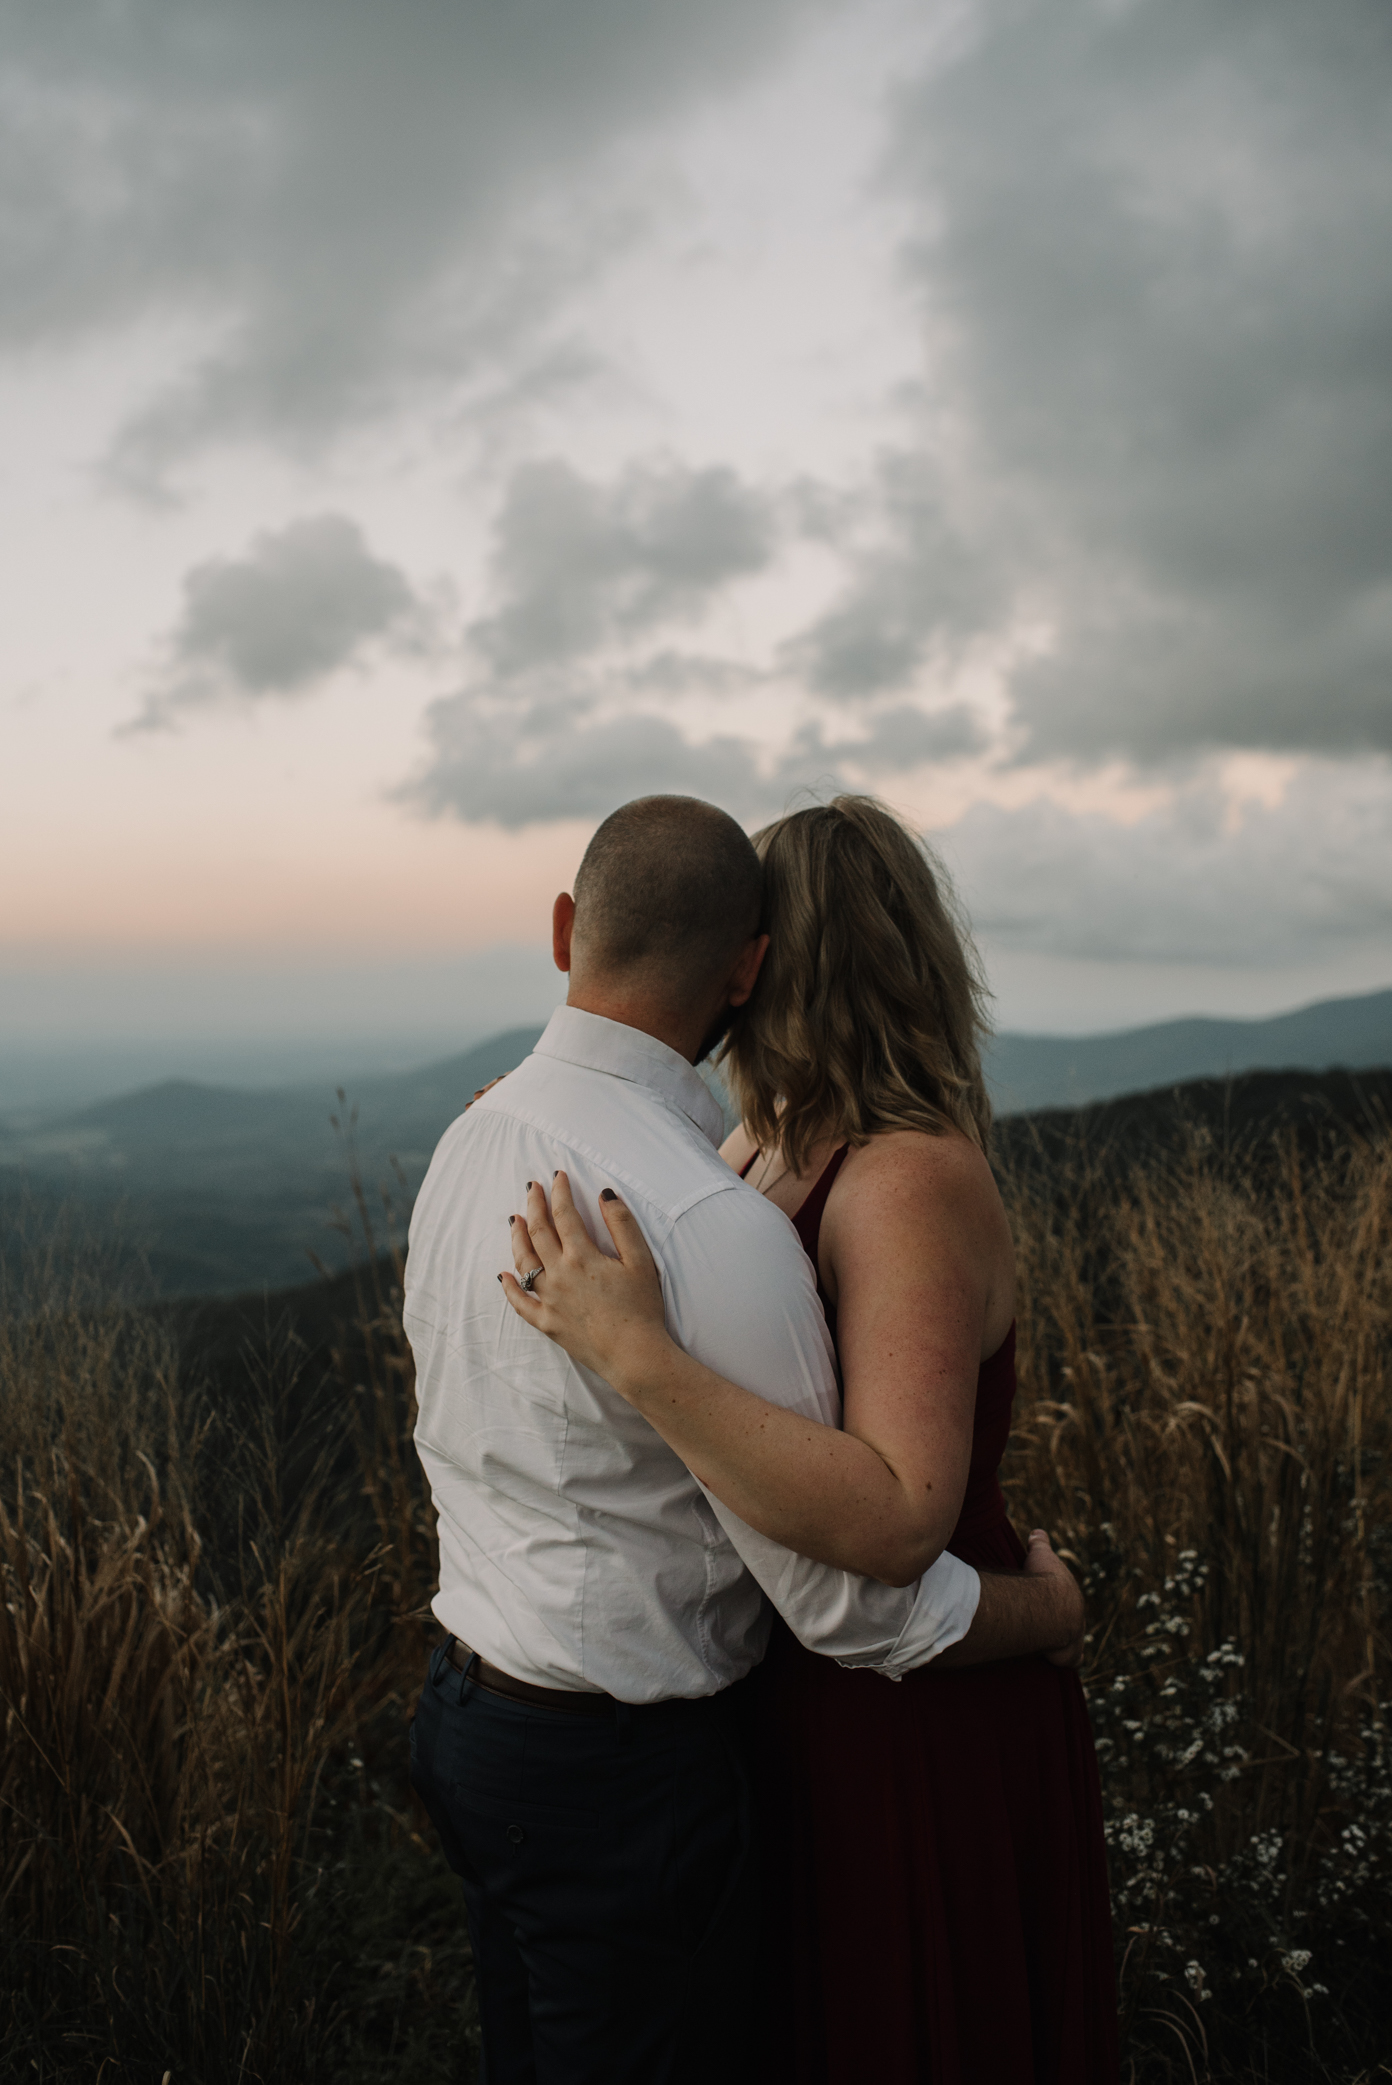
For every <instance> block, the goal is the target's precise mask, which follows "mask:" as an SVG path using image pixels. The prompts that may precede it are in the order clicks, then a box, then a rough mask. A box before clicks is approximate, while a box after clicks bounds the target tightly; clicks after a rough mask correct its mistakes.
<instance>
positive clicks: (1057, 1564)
mask: <svg viewBox="0 0 1392 2085" xmlns="http://www.w3.org/2000/svg"><path fill="white" fill-rule="evenodd" d="M1025 1570H1026V1572H1027V1573H1028V1574H1029V1576H1030V1577H1032V1578H1055V1579H1061V1580H1063V1581H1064V1583H1063V1584H1061V1585H1060V1586H1059V1587H1058V1592H1059V1594H1060V1597H1061V1599H1062V1602H1063V1612H1064V1614H1065V1616H1066V1615H1067V1614H1068V1613H1069V1612H1070V1610H1072V1609H1073V1608H1075V1607H1076V1610H1077V1616H1078V1626H1077V1629H1076V1631H1075V1632H1074V1634H1073V1635H1072V1636H1070V1638H1069V1639H1068V1641H1067V1643H1065V1644H1063V1645H1062V1646H1061V1647H1060V1648H1059V1649H1058V1650H1054V1651H1046V1652H1045V1653H1044V1655H1045V1657H1046V1658H1047V1659H1048V1661H1049V1663H1050V1664H1051V1665H1066V1666H1069V1667H1070V1668H1071V1669H1072V1670H1073V1671H1075V1672H1076V1670H1077V1668H1078V1667H1079V1666H1080V1665H1081V1664H1082V1662H1083V1634H1084V1629H1085V1626H1086V1622H1087V1617H1086V1615H1085V1614H1084V1612H1083V1595H1082V1592H1081V1590H1080V1588H1079V1585H1078V1581H1077V1579H1076V1578H1075V1577H1074V1576H1073V1573H1072V1572H1071V1571H1070V1570H1069V1568H1068V1566H1067V1564H1065V1563H1064V1561H1063V1558H1062V1557H1061V1556H1056V1555H1055V1554H1054V1550H1053V1546H1052V1544H1051V1543H1050V1541H1049V1538H1048V1536H1047V1535H1046V1534H1045V1532H1044V1530H1043V1528H1035V1529H1034V1531H1033V1533H1032V1534H1031V1535H1030V1538H1029V1542H1028V1544H1027V1546H1026V1549H1025Z"/></svg>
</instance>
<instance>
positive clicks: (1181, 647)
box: [813, 0, 1392, 761]
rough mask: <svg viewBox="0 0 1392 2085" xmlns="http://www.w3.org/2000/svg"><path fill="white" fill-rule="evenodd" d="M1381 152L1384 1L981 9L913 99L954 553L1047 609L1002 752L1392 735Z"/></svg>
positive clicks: (877, 580) (1391, 317)
mask: <svg viewBox="0 0 1392 2085" xmlns="http://www.w3.org/2000/svg"><path fill="white" fill-rule="evenodd" d="M1389 136H1392V15H1390V14H1389V13H1388V10H1387V9H1386V7H1384V6H1383V5H1381V4H1380V0H1331V4H1330V5H1328V6H1322V7H1318V8H1309V7H1304V6H1300V5H1296V4H1293V0H1285V4H1280V0H1277V4H1271V0H1265V4H1262V5H1254V4H1243V5H1238V6H1233V7H1228V8H1223V9H1219V10H1214V9H1213V8H1211V7H1209V6H1206V5H1203V4H1201V0H1137V4H1132V5H1128V6H1122V7H1118V6H1115V5H1113V4H1110V0H1106V4H1104V0H1048V4H1047V5H1046V4H1042V0H1033V4H1018V0H1010V4H999V5H998V4H995V0H987V4H985V5H983V6H981V7H980V8H979V9H978V11H977V13H976V15H975V17H974V26H973V32H972V34H971V35H970V37H969V38H968V39H967V40H966V43H965V47H964V49H963V51H962V53H961V55H960V56H959V57H958V59H957V61H956V62H955V63H952V64H949V65H947V66H943V67H940V68H938V69H936V70H935V71H933V72H932V73H931V74H930V75H929V76H928V77H927V78H926V79H925V80H923V81H922V82H921V83H920V84H919V85H918V86H917V87H916V88H914V89H913V90H912V91H909V92H906V93H905V95H904V96H903V98H902V100H901V102H900V105H899V108H898V111H897V115H896V119H895V128H894V140H893V153H892V176H893V180H894V182H895V184H896V185H897V187H898V188H899V190H900V192H901V193H902V194H904V195H906V196H908V197H909V198H911V199H912V201H913V204H914V206H915V208H916V210H917V213H918V216H919V222H920V230H919V233H918V235H917V237H916V238H915V239H914V240H913V241H912V242H911V244H910V246H909V248H908V250H907V254H906V266H907V269H908V273H909V276H910V279H911V280H912V282H913V283H914V284H915V285H916V287H917V290H918V293H919V295H920V297H921V300H922V305H923V309H924V312H925V316H926V317H927V319H928V321H929V331H930V334H931V336H932V337H933V338H934V340H935V341H936V343H937V352H936V359H935V369H934V374H933V378H932V380H931V382H932V383H934V384H937V385H939V386H940V387H942V390H943V393H944V394H945V396H946V398H947V400H948V401H949V402H950V405H951V408H952V411H953V413H954V414H955V416H956V422H957V431H958V440H959V445H965V447H966V448H967V449H968V450H969V451H970V454H971V457H972V465H973V470H974V473H975V474H976V476H977V478H978V480H979V481H980V482H981V483H982V484H984V485H986V486H988V487H989V488H990V491H991V495H992V501H991V506H990V509H989V511H990V512H991V514H992V516H993V526H992V528H991V530H990V531H989V532H988V533H986V534H982V533H981V532H980V531H977V532H976V533H975V534H973V532H972V531H971V529H970V527H968V529H967V531H966V535H967V540H968V541H969V542H972V543H974V546H975V549H976V553H977V555H978V557H979V558H980V560H981V561H982V562H983V564H984V565H985V567H986V568H987V569H989V570H992V571H993V575H994V581H995V584H996V586H997V587H998V588H999V589H1000V590H1001V591H1002V592H1013V593H1014V594H1015V595H1016V597H1017V598H1029V599H1030V600H1031V601H1032V602H1033V603H1034V604H1035V606H1036V608H1038V607H1039V606H1040V605H1043V607H1044V608H1045V609H1046V611H1047V613H1048V616H1049V619H1050V621H1051V622H1052V624H1053V627H1054V645H1053V649H1052V651H1051V653H1050V655H1049V656H1048V657H1047V658H1046V659H1044V660H1042V661H1039V662H1037V663H1035V664H1034V665H1033V666H1032V667H1030V668H1029V669H1028V670H1026V671H1023V672H1022V673H1021V674H1020V675H1019V676H1018V678H1017V681H1016V686H1015V697H1016V706H1017V715H1018V719H1019V723H1020V725H1021V727H1022V745H1021V747H1020V751H1021V752H1022V754H1025V755H1031V756H1039V755H1044V756H1048V755H1055V754H1064V755H1067V756H1070V757H1073V758H1076V759H1081V760H1084V761H1088V760H1092V759H1094V758H1098V757H1104V758H1105V757H1107V756H1109V755H1112V754H1124V755H1130V756H1132V757H1135V758H1139V759H1142V760H1147V761H1149V760H1156V759H1165V758H1167V757H1169V756H1170V755H1172V754H1174V753H1175V752H1176V751H1179V752H1184V751H1187V750H1189V749H1192V748H1195V747H1202V746H1205V745H1216V746H1246V747H1255V746H1262V747H1311V748H1325V749H1336V750H1353V749H1356V748H1360V747H1381V748H1388V747H1392V237H1389V231H1390V230H1392V154H1389V152H1388V149H1387V139H1388V137H1389ZM936 403H937V404H938V406H939V407H941V405H942V398H941V397H939V398H938V399H937V400H936ZM931 453H932V452H931V447H925V450H924V451H922V452H920V462H921V465H922V464H923V462H924V461H925V459H928V458H930V457H931ZM949 511H950V510H949ZM898 539H899V544H900V547H901V551H902V553H903V554H904V555H907V556H909V557H913V556H914V555H915V554H916V553H915V541H914V533H913V527H912V525H911V524H906V525H901V526H900V527H899V529H898ZM893 557H894V553H893V552H891V553H890V554H889V558H888V561H887V562H885V561H882V564H881V567H880V568H879V570H878V572H875V571H872V572H871V573H869V574H868V575H867V576H866V578H865V579H864V581H863V583H862V585H861V588H860V591H859V594H858V595H857V596H856V597H855V598H853V600H852V601H851V602H850V603H848V604H847V605H845V606H844V607H843V608H842V610H841V611H840V620H839V622H838V621H837V620H835V619H833V621H832V622H831V624H830V625H829V626H827V627H826V628H825V629H824V631H823V632H822V633H821V634H820V638H819V642H820V646H821V650H820V653H819V656H818V663H817V670H818V671H819V672H820V673H821V675H822V678H823V679H824V680H825V679H826V678H827V676H828V674H832V673H834V670H835V662H836V658H837V656H838V654H837V645H838V643H839V642H840V635H839V633H840V630H841V629H842V628H843V627H845V626H846V624H847V623H849V624H850V625H851V626H852V627H855V625H856V623H857V619H858V618H859V617H862V616H863V617H865V618H866V619H867V620H869V621H870V622H871V623H872V624H873V613H872V611H873V609H874V606H875V602H876V598H877V590H878V591H879V592H880V593H882V592H883V589H884V586H885V583H886V574H888V578H889V581H890V582H891V584H892V582H893V571H894V566H893ZM921 569H922V570H923V573H924V577H925V580H929V579H930V577H931V573H930V566H929V561H928V560H927V559H926V558H925V559H923V560H922V563H921ZM943 621H944V618H943V616H942V615H941V614H935V621H934V627H935V628H936V627H942V625H943ZM946 622H947V626H948V628H949V629H950V627H951V613H950V611H949V612H948V615H947V617H946ZM888 627H891V628H892V627H893V623H892V620H891V622H890V623H889V625H888ZM813 637H814V639H818V633H816V632H814V633H813ZM914 641H916V640H915V639H914V638H913V636H912V633H911V638H910V643H909V646H908V649H909V651H910V652H912V649H913V643H914ZM853 649H854V648H852V650H853ZM840 655H841V656H842V657H843V658H844V657H845V656H846V647H845V646H844V644H841V652H840ZM874 672H875V667H874V659H873V653H872V654H871V665H870V676H871V678H872V679H873V677H874Z"/></svg>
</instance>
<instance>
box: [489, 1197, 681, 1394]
mask: <svg viewBox="0 0 1392 2085" xmlns="http://www.w3.org/2000/svg"><path fill="white" fill-rule="evenodd" d="M599 1199H600V1211H601V1214H602V1215H603V1217H604V1221H605V1224H606V1225H607V1227H608V1231H609V1235H610V1237H611V1238H612V1239H613V1241H614V1249H615V1252H616V1254H617V1258H613V1257H611V1256H610V1255H609V1254H608V1253H603V1252H601V1251H600V1249H599V1247H598V1246H597V1245H596V1244H595V1242H594V1240H593V1239H592V1238H591V1236H590V1234H589V1232H588V1231H587V1230H586V1228H585V1223H584V1219H583V1217H582V1216H581V1215H580V1212H579V1210H578V1209H577V1208H576V1206H575V1201H574V1198H573V1196H572V1195H571V1192H570V1182H569V1180H568V1179H567V1178H566V1175H565V1174H564V1173H557V1174H556V1176H555V1178H554V1180H553V1181H552V1184H551V1204H550V1206H549V1207H548V1206H547V1200H546V1194H545V1190H544V1189H543V1188H542V1186H541V1184H540V1182H539V1181H536V1180H529V1181H528V1183H527V1210H526V1214H525V1216H514V1217H512V1218H510V1219H509V1222H510V1225H511V1237H512V1263H513V1268H514V1270H515V1271H514V1272H513V1273H511V1274H500V1275H499V1276H498V1279H499V1281H500V1282H501V1283H502V1285H503V1292H504V1294H505V1295H506V1297H507V1300H508V1302H509V1303H510V1304H511V1306H512V1308H513V1310H514V1311H516V1313H517V1315H518V1317H519V1318H524V1319H525V1320H526V1322H527V1323H528V1324H529V1325H532V1326H534V1327H535V1329H536V1330H537V1331H538V1332H543V1333H545V1335H546V1337H547V1338H548V1339H550V1340H554V1341H555V1343H556V1345H557V1346H558V1347H562V1348H563V1349H564V1350H565V1352H566V1353H567V1354H569V1356H570V1358H571V1360H572V1361H574V1362H575V1363H577V1365H578V1366H579V1367H581V1368H588V1369H590V1370H592V1371H593V1373H594V1374H595V1375H598V1376H602V1377H603V1378H604V1380H605V1381H606V1382H607V1383H609V1384H610V1385H611V1386H612V1387H613V1388H614V1389H615V1390H617V1391H618V1393H619V1395H620V1396H621V1397H624V1398H627V1399H628V1400H629V1402H630V1403H636V1402H637V1401H638V1397H639V1392H640V1390H641V1388H642V1387H644V1386H646V1385H648V1384H650V1383H651V1381H652V1379H653V1376H654V1374H655V1372H656V1367H657V1364H658V1361H659V1358H660V1350H661V1349H662V1348H663V1347H669V1348H670V1347H671V1345H672V1342H671V1339H670V1338H669V1336H668V1333H667V1326H666V1317H665V1313H664V1308H663V1301H662V1277H661V1275H660V1274H659V1273H658V1270H657V1262H656V1261H655V1260H654V1259H653V1256H652V1254H651V1252H650V1251H649V1250H648V1243H647V1240H646V1239H645V1238H644V1236H643V1233H642V1231H641V1230H640V1229H639V1227H638V1224H637V1222H636V1220H635V1218H634V1217H633V1215H632V1212H631V1211H630V1210H628V1209H626V1208H625V1207H624V1205H623V1203H622V1202H621V1201H620V1200H619V1198H618V1196H617V1195H616V1194H615V1193H614V1190H613V1189H612V1188H609V1187H606V1188H605V1189H604V1190H603V1192H602V1193H601V1195H600V1198H599ZM534 1269H537V1270H539V1273H538V1274H537V1278H536V1281H535V1283H534V1285H533V1287H532V1288H531V1289H524V1288H523V1286H522V1280H521V1277H522V1276H524V1275H526V1274H528V1273H529V1272H531V1271H532V1270H534Z"/></svg>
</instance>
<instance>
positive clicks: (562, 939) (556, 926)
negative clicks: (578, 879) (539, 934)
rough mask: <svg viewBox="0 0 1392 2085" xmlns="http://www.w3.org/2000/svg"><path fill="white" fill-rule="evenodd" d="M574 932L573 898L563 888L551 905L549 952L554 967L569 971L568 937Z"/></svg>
mask: <svg viewBox="0 0 1392 2085" xmlns="http://www.w3.org/2000/svg"><path fill="white" fill-rule="evenodd" d="M574 932H575V900H574V898H572V896H571V895H570V892H569V891H568V890H563V891H562V892H561V895H560V896H559V897H558V898H557V900H556V902H555V904H554V905H553V906H552V907H551V954H552V957H553V958H554V960H555V964H556V968H557V969H558V970H564V971H565V972H566V973H567V975H569V972H570V937H571V935H572V934H573V933H574Z"/></svg>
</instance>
